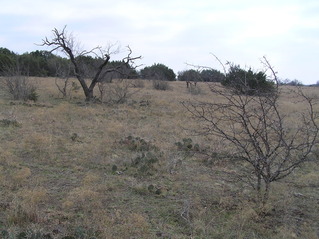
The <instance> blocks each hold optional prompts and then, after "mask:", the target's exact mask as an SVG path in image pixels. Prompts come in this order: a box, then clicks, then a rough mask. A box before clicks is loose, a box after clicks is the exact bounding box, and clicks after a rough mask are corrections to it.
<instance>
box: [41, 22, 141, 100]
mask: <svg viewBox="0 0 319 239" xmlns="http://www.w3.org/2000/svg"><path fill="white" fill-rule="evenodd" d="M52 32H53V37H52V39H48V38H47V37H46V38H45V39H43V40H42V44H41V46H49V47H52V50H51V52H53V51H57V50H61V51H62V52H63V53H64V54H66V55H67V57H68V58H69V59H70V61H71V62H72V64H73V66H74V74H75V76H76V78H77V79H78V81H79V82H80V84H81V86H82V89H83V92H84V94H85V97H86V100H87V101H91V100H93V99H94V94H93V90H94V88H95V86H96V84H97V83H98V82H100V81H102V79H103V77H104V76H105V75H107V74H108V73H110V72H118V73H122V72H121V69H122V68H123V67H124V66H127V65H132V64H134V61H135V60H137V59H140V58H141V56H138V57H132V56H131V55H132V50H131V48H130V47H129V46H127V50H128V54H127V56H126V57H124V58H123V59H122V64H120V65H117V66H116V67H110V68H107V67H106V66H107V65H108V64H109V62H110V59H111V53H110V48H109V49H108V51H104V50H103V49H102V48H101V47H95V48H93V49H91V50H89V51H86V50H83V51H79V50H78V49H77V47H78V46H77V44H76V43H75V39H74V37H73V36H72V34H68V33H67V31H66V26H65V27H64V28H63V29H62V30H61V31H60V30H58V29H56V28H54V29H53V30H52ZM87 55H94V56H95V57H98V58H99V59H100V60H101V61H100V62H101V63H100V64H99V66H97V68H96V71H95V73H94V74H93V77H92V79H91V80H90V84H87V82H86V81H85V73H84V72H83V71H82V69H80V65H79V62H78V58H79V57H80V56H87Z"/></svg>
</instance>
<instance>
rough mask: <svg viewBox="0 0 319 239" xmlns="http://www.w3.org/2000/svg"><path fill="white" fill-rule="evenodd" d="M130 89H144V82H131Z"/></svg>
mask: <svg viewBox="0 0 319 239" xmlns="http://www.w3.org/2000/svg"><path fill="white" fill-rule="evenodd" d="M132 87H134V88H144V87H145V83H144V80H141V79H137V80H134V81H133V82H132Z"/></svg>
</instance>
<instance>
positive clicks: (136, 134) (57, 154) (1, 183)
mask: <svg viewBox="0 0 319 239" xmlns="http://www.w3.org/2000/svg"><path fill="white" fill-rule="evenodd" d="M33 80H34V81H35V82H37V84H38V93H39V100H38V102H36V103H24V102H15V101H12V100H11V99H10V97H9V96H8V95H6V94H5V93H3V92H1V91H0V94H1V95H0V232H1V234H0V238H10V239H13V238H59V239H60V238H64V239H71V238H83V239H89V238H91V239H93V238H132V239H133V238H136V239H137V238H172V239H173V238H174V239H175V238H176V239H177V238H198V239H199V238H216V239H217V238H242V239H244V238H256V239H257V238H265V239H266V238H275V239H276V238H278V239H279V238H283V239H284V238H309V239H314V238H319V174H318V169H319V162H318V157H316V156H313V157H314V160H313V161H311V162H309V163H308V164H305V165H304V166H303V167H302V168H299V169H297V170H296V171H295V172H294V173H293V174H292V175H290V176H289V177H287V178H285V179H284V180H282V181H280V182H278V183H275V184H274V186H273V188H272V193H271V198H270V200H269V203H268V205H267V211H266V213H265V214H264V215H259V214H257V213H256V211H255V210H254V207H255V205H254V202H253V201H252V200H251V197H252V194H253V192H252V191H251V189H250V188H249V187H247V186H246V185H245V184H244V183H242V182H240V181H238V180H236V179H235V178H232V172H233V171H234V170H236V168H235V167H234V165H233V164H232V162H231V161H229V160H226V159H225V160H224V159H222V158H218V156H216V155H215V156H211V157H208V156H207V155H203V154H201V153H200V152H198V151H201V150H203V149H205V151H206V152H210V151H217V150H218V147H222V146H223V145H222V144H220V140H219V139H216V138H212V137H209V136H198V135H196V134H194V132H195V131H197V130H198V129H199V128H200V125H198V124H197V123H196V121H194V120H192V118H191V117H190V115H189V113H188V112H187V111H186V109H185V108H184V107H183V106H182V104H181V102H182V101H186V100H202V101H211V100H214V95H212V94H211V93H210V92H209V89H208V87H207V85H206V84H204V83H202V84H199V87H200V89H201V92H200V94H196V95H194V94H190V93H189V92H188V90H187V88H186V85H185V83H183V82H170V89H169V90H167V91H159V90H155V89H153V88H152V83H151V82H149V81H145V87H144V88H141V89H136V88H130V91H131V92H133V91H134V94H132V96H131V97H130V98H129V99H128V100H127V102H126V103H124V104H113V105H109V104H99V103H95V104H93V103H85V102H84V96H83V95H82V94H81V91H79V92H73V94H72V98H71V99H68V100H66V99H61V97H60V95H59V94H58V90H57V88H56V86H55V83H54V79H51V78H36V79H33ZM287 89H288V88H287ZM304 90H305V91H306V92H308V93H311V94H319V92H318V90H319V89H318V88H310V87H308V88H307V87H305V88H304ZM283 91H284V92H285V94H284V96H283V97H282V99H281V100H282V104H283V110H286V111H287V112H288V111H290V112H294V111H296V110H298V107H302V106H298V105H295V104H293V103H291V101H290V100H291V99H290V97H289V93H288V92H289V91H288V90H286V89H284V90H283ZM178 142H179V144H176V143H178ZM189 144H191V145H192V146H193V147H194V148H196V150H195V151H191V150H188V145H189ZM195 145H196V146H195Z"/></svg>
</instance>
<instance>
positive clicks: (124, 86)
mask: <svg viewBox="0 0 319 239" xmlns="http://www.w3.org/2000/svg"><path fill="white" fill-rule="evenodd" d="M130 87H132V82H131V81H130V80H124V79H119V80H114V81H113V82H112V83H109V82H105V81H103V82H99V83H98V89H99V92H100V100H101V102H104V103H110V104H123V103H125V102H127V100H128V99H129V98H130V97H131V96H132V95H134V94H135V93H136V92H137V91H136V90H135V91H130Z"/></svg>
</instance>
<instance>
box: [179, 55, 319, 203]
mask: <svg viewBox="0 0 319 239" xmlns="http://www.w3.org/2000/svg"><path fill="white" fill-rule="evenodd" d="M264 63H265V65H266V66H267V67H268V69H270V71H271V72H272V75H273V77H274V81H275V82H277V84H278V81H277V76H276V73H275V71H274V70H273V68H272V67H271V66H270V64H269V62H268V61H267V59H265V58H264ZM210 90H211V92H212V93H213V94H214V95H215V96H216V98H215V100H214V102H212V103H208V102H184V103H183V105H184V106H185V107H186V109H187V110H188V111H189V112H190V113H191V114H192V116H193V117H194V118H195V120H197V121H198V122H199V123H200V124H201V125H202V129H203V130H202V131H201V133H202V134H206V135H209V134H210V135H214V136H217V137H219V138H220V139H221V140H224V141H225V142H228V143H230V145H232V146H233V148H234V152H232V153H231V154H232V155H233V157H234V158H237V159H242V160H244V161H246V162H248V165H250V167H251V169H252V170H250V171H253V175H254V181H253V187H254V189H255V190H256V192H257V199H258V202H259V203H261V204H262V205H264V204H265V203H266V202H267V200H268V198H269V193H270V186H271V183H272V182H275V181H278V180H280V179H282V178H284V177H286V176H288V175H290V174H291V173H292V172H293V171H294V170H295V169H296V168H297V167H298V166H300V164H302V163H304V162H305V161H307V160H308V159H309V154H311V153H312V151H313V149H314V147H315V146H316V145H317V144H318V140H317V138H318V132H319V127H318V118H319V112H318V111H317V110H316V109H315V104H316V103H317V101H316V100H317V99H315V98H314V97H310V96H307V95H306V94H305V93H304V92H303V91H302V89H301V88H296V89H295V90H292V91H291V94H293V97H294V99H296V100H298V103H301V102H303V103H302V104H303V107H304V108H303V109H301V110H300V111H299V112H294V113H293V114H294V116H293V119H294V122H291V121H290V122H289V120H290V119H289V115H286V113H285V112H284V111H283V108H282V107H283V106H282V105H281V104H280V96H281V92H280V89H279V88H278V87H277V88H276V90H275V91H274V92H271V93H268V94H257V95H255V96H251V95H247V94H234V93H233V92H232V91H230V90H229V89H227V88H225V87H223V86H221V85H219V84H212V85H210ZM246 176H247V175H246Z"/></svg>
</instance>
